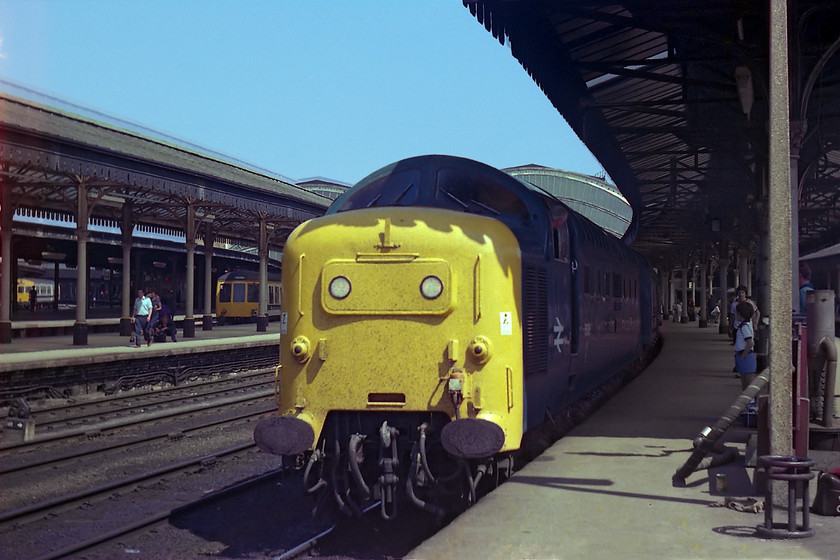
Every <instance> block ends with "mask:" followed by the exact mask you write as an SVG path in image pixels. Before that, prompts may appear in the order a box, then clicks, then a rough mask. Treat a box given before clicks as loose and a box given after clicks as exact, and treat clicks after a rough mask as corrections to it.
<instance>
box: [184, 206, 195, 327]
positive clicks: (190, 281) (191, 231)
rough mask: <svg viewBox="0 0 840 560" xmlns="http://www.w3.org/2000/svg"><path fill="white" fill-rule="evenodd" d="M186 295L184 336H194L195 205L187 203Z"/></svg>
mask: <svg viewBox="0 0 840 560" xmlns="http://www.w3.org/2000/svg"><path fill="white" fill-rule="evenodd" d="M186 226H187V227H186V228H185V230H186V236H187V242H186V246H187V295H186V302H185V303H186V311H185V312H184V314H185V317H184V338H195V317H193V307H194V305H193V298H195V206H193V204H192V203H190V204H187V224H186Z"/></svg>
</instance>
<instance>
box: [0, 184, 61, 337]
mask: <svg viewBox="0 0 840 560" xmlns="http://www.w3.org/2000/svg"><path fill="white" fill-rule="evenodd" d="M0 193H2V195H1V196H2V198H0V205H2V208H0V231H2V234H3V243H2V245H3V246H2V248H0V258H2V260H3V262H2V266H1V267H0V344H9V343H10V342H11V341H12V219H13V217H14V208H12V188H11V187H10V186H9V185H6V184H3V183H2V182H0ZM56 297H58V294H56Z"/></svg>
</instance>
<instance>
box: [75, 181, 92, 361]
mask: <svg viewBox="0 0 840 560" xmlns="http://www.w3.org/2000/svg"><path fill="white" fill-rule="evenodd" d="M89 235H90V232H89V231H88V186H87V183H85V182H84V181H82V182H80V183H79V184H78V185H77V186H76V248H77V251H78V252H77V259H76V322H75V323H74V324H73V345H74V346H87V343H88V336H87V335H88V332H87V300H88V264H87V241H88V236H89Z"/></svg>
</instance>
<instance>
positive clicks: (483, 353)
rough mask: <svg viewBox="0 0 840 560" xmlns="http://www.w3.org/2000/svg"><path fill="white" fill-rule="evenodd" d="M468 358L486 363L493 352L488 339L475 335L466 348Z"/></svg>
mask: <svg viewBox="0 0 840 560" xmlns="http://www.w3.org/2000/svg"><path fill="white" fill-rule="evenodd" d="M467 354H468V355H469V357H470V359H471V360H472V361H474V362H475V363H477V364H483V363H486V362H487V360H489V359H490V357H491V355H492V354H493V347H492V346H491V345H490V340H489V339H487V338H485V337H483V336H477V337H475V338H474V339H473V340H472V341H471V342H470V347H469V349H468V350H467Z"/></svg>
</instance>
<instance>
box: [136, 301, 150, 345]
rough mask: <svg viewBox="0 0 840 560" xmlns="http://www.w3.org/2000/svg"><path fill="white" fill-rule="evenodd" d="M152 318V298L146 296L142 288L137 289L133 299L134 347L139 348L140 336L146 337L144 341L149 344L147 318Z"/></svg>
mask: <svg viewBox="0 0 840 560" xmlns="http://www.w3.org/2000/svg"><path fill="white" fill-rule="evenodd" d="M151 318H152V300H150V299H149V298H147V297H146V295H145V294H144V293H143V290H137V299H135V300H134V334H135V336H136V338H135V339H134V347H135V348H140V340H141V337H145V338H146V343H147V344H148V345H150V346H151V338H150V335H149V331H148V326H149V320H150V319H151Z"/></svg>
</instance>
